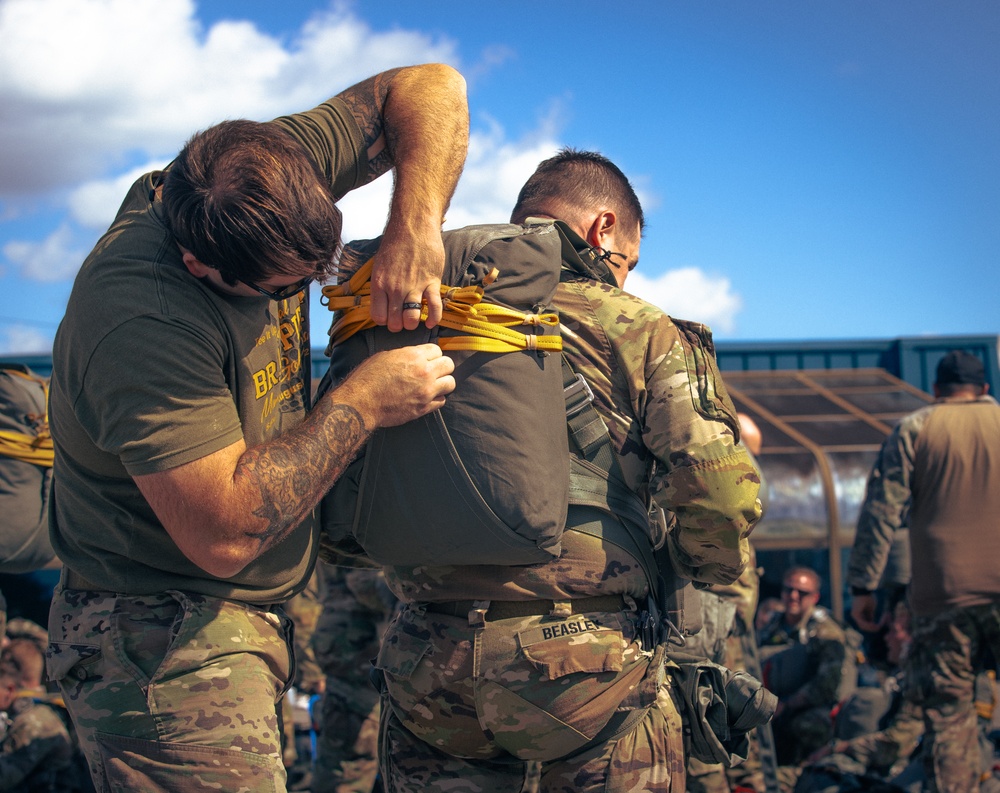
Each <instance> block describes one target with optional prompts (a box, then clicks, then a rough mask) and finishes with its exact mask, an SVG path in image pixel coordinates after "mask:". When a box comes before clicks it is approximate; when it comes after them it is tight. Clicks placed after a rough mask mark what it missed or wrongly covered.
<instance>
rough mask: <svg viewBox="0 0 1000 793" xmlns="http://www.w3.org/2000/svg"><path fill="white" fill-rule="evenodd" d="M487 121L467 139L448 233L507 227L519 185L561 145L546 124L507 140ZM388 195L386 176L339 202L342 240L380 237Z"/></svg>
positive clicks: (497, 128)
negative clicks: (480, 225) (476, 227)
mask: <svg viewBox="0 0 1000 793" xmlns="http://www.w3.org/2000/svg"><path fill="white" fill-rule="evenodd" d="M485 123H486V124H487V128H486V129H485V130H484V131H473V132H472V133H471V134H470V136H469V156H468V157H467V158H466V162H465V170H464V171H463V172H462V178H461V179H460V180H459V183H458V188H457V189H456V190H455V197H454V199H453V200H452V202H451V208H450V209H449V210H448V216H447V217H446V218H445V226H444V227H445V228H447V229H455V228H461V227H462V226H470V225H473V224H475V223H505V222H506V221H507V219H508V218H509V217H510V210H511V209H512V208H513V206H514V202H515V201H516V200H517V194H518V191H519V190H520V189H521V185H523V184H524V182H525V180H526V179H527V178H528V177H529V176H530V175H531V174H532V172H533V171H534V170H535V167H536V166H537V165H538V163H539V162H541V161H542V160H544V159H545V158H547V157H551V156H552V155H553V154H555V152H556V150H557V149H558V148H559V145H560V144H559V143H557V142H556V140H555V135H554V134H553V132H552V130H551V129H550V125H549V124H548V123H547V122H544V123H543V124H542V126H541V128H540V129H538V130H536V131H534V132H532V133H531V134H530V135H528V136H527V137H526V138H524V139H522V140H520V141H508V140H507V139H506V137H505V134H504V131H503V129H502V128H501V127H500V126H499V125H498V124H497V123H496V122H494V121H493V120H491V119H488V118H487V119H485ZM391 195H392V180H391V177H389V176H385V177H383V178H381V179H378V180H376V181H375V182H373V183H371V184H369V185H366V186H365V187H363V188H361V189H360V190H355V191H353V192H352V193H348V194H347V196H345V197H344V198H343V199H341V201H340V202H339V203H338V206H340V208H341V211H342V212H343V213H344V239H345V240H354V239H369V238H371V237H377V236H378V235H379V234H381V233H382V230H383V228H384V227H385V221H386V219H387V218H388V213H389V201H390V198H391Z"/></svg>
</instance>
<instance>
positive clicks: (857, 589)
mask: <svg viewBox="0 0 1000 793" xmlns="http://www.w3.org/2000/svg"><path fill="white" fill-rule="evenodd" d="M851 594H852V595H853V596H854V597H857V596H858V595H874V594H875V590H874V589H865V588H864V587H863V586H852V587H851Z"/></svg>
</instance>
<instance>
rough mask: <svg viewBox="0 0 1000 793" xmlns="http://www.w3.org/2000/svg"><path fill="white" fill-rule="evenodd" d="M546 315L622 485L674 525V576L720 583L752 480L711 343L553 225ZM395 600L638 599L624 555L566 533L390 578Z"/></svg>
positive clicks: (752, 502) (746, 525)
mask: <svg viewBox="0 0 1000 793" xmlns="http://www.w3.org/2000/svg"><path fill="white" fill-rule="evenodd" d="M558 225H559V228H560V231H561V232H562V233H563V236H564V246H563V278H562V283H560V285H559V288H558V290H557V292H556V297H555V301H554V303H555V306H556V308H557V309H558V311H559V315H560V323H561V325H562V333H563V344H564V353H565V354H566V356H567V357H568V359H569V361H570V363H571V365H572V367H573V369H574V371H576V372H577V373H579V374H581V375H583V377H584V378H585V379H586V381H587V383H588V384H589V385H590V387H591V389H592V390H593V393H594V407H595V408H596V409H597V412H598V413H599V414H600V416H601V418H603V419H604V422H605V424H606V425H607V427H608V430H609V433H610V436H611V441H612V445H613V447H614V450H615V452H617V454H618V458H619V461H620V463H621V468H622V472H623V475H624V477H625V482H626V484H627V485H628V486H629V487H630V488H631V489H632V490H633V491H634V492H635V493H637V494H638V495H639V496H640V497H641V498H643V499H644V500H645V501H646V502H647V503H649V502H650V501H652V502H653V503H655V504H657V505H659V506H661V507H663V508H664V509H666V510H668V511H669V512H671V513H672V514H673V515H674V516H676V523H675V524H674V527H673V529H672V531H671V532H670V534H669V535H668V538H667V542H668V544H669V547H670V551H671V556H672V559H673V563H674V566H675V568H676V570H677V572H678V573H679V574H680V575H682V576H683V577H685V578H690V579H693V580H696V581H703V582H706V583H724V584H725V583H730V582H732V581H734V580H736V578H738V576H739V575H740V573H741V572H742V571H743V569H744V567H745V565H746V564H747V560H748V558H749V544H748V541H747V538H748V536H749V534H750V532H751V529H752V527H753V525H754V524H755V523H756V521H757V520H758V519H759V518H760V514H761V507H760V501H759V499H758V490H759V486H760V476H759V473H758V471H757V468H756V466H755V465H754V464H753V462H752V460H751V458H750V456H749V454H748V452H747V451H746V449H745V448H743V446H742V445H739V444H738V443H737V441H738V439H739V422H738V420H737V418H736V410H735V408H734V407H733V404H732V401H731V400H730V398H729V395H728V394H727V392H726V390H725V386H724V384H723V382H722V378H721V376H720V375H719V372H718V370H717V367H716V363H715V354H714V347H713V345H712V340H711V333H710V332H709V330H708V329H707V328H705V327H704V326H702V325H697V324H695V323H689V322H683V321H679V320H678V321H675V320H673V319H671V318H670V317H669V316H667V315H666V314H665V313H664V312H663V311H661V310H660V309H658V308H656V307H655V306H653V305H651V304H649V303H647V302H645V301H644V300H640V299H639V298H637V297H634V296H632V295H630V294H628V293H626V292H623V291H622V290H620V289H619V288H617V286H614V285H613V283H614V278H613V275H612V274H611V272H610V270H609V269H608V267H607V265H606V264H604V263H603V262H601V261H599V259H598V258H597V254H596V252H595V251H594V250H593V249H591V248H590V247H589V246H587V245H586V243H585V242H584V241H583V240H582V239H580V238H579V237H578V236H577V235H575V234H574V233H573V232H572V231H570V230H569V229H568V228H567V227H565V226H564V225H563V224H561V223H560V224H558ZM386 581H387V582H388V583H389V585H390V586H391V587H392V589H393V591H394V592H395V593H396V594H397V595H398V596H399V597H401V598H402V599H404V600H434V601H438V600H450V599H454V600H459V599H465V598H484V599H486V598H489V599H493V600H503V599H507V600H523V599H526V598H530V597H537V598H553V599H560V598H563V597H585V596H590V595H604V594H617V593H625V594H631V595H635V596H639V595H642V594H644V593H645V580H644V577H643V574H642V572H641V570H640V569H639V566H638V565H637V563H636V562H635V560H634V559H632V558H631V557H629V555H628V554H627V553H624V552H621V553H619V552H618V551H617V550H616V549H614V548H613V547H609V546H608V544H607V543H605V544H603V545H602V544H601V543H600V541H598V540H595V539H593V538H590V537H585V536H583V535H578V534H577V533H576V532H572V531H567V532H566V534H564V536H563V554H562V556H561V557H560V558H559V559H555V560H553V561H551V562H545V563H542V564H536V565H524V566H519V567H499V566H497V567H492V566H487V565H483V566H477V567H475V568H460V567H427V566H422V567H398V566H397V567H388V568H386Z"/></svg>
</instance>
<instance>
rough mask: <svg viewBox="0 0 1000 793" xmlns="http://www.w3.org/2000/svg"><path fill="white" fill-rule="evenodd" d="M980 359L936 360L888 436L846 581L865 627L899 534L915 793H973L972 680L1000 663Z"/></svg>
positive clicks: (997, 413) (999, 501)
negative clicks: (917, 729)
mask: <svg viewBox="0 0 1000 793" xmlns="http://www.w3.org/2000/svg"><path fill="white" fill-rule="evenodd" d="M988 388H989V387H988V385H987V384H986V377H985V371H984V367H983V362H982V361H981V360H980V359H979V358H977V357H976V356H974V355H969V354H968V353H965V352H961V351H958V350H956V351H954V352H950V353H948V354H947V355H945V356H944V358H942V359H941V362H940V363H939V364H938V368H937V378H936V380H935V382H934V395H935V397H936V398H937V399H936V400H935V402H934V403H933V404H931V405H928V406H927V407H925V408H921V409H920V410H918V411H916V412H915V413H911V414H910V415H909V416H906V417H905V418H904V419H903V420H902V421H900V423H899V424H898V425H897V426H896V428H895V429H894V430H893V431H892V433H891V434H890V435H889V437H888V438H886V440H885V443H884V444H883V445H882V449H881V451H880V452H879V456H878V459H877V460H876V461H875V467H874V468H873V469H872V473H871V476H870V477H869V480H868V493H867V496H866V498H865V503H864V506H863V507H862V510H861V515H860V517H859V518H858V531H857V537H856V538H855V541H854V547H853V549H852V551H851V558H850V562H849V566H848V574H847V583H848V584H849V585H850V586H851V592H852V594H853V603H852V607H851V614H852V616H853V617H854V619H855V621H856V622H857V624H858V626H859V627H861V628H862V629H863V630H868V631H872V630H875V629H876V627H877V624H876V622H875V597H874V595H873V592H874V590H875V589H876V588H877V587H878V585H879V579H880V577H881V575H882V572H883V570H884V568H885V563H886V559H887V557H888V553H889V548H890V546H891V545H892V540H893V534H894V532H896V531H897V530H898V529H900V528H901V527H905V526H909V529H910V547H911V557H912V558H911V564H912V579H911V581H910V589H909V597H910V607H911V610H912V613H913V617H914V630H913V647H914V649H913V652H912V655H911V659H910V660H911V670H910V677H911V683H912V691H911V693H912V694H914V695H916V696H918V697H919V698H920V699H921V701H922V704H923V706H924V723H925V726H926V730H927V732H926V736H927V737H926V739H925V741H924V754H923V757H924V764H925V768H926V771H927V782H926V783H925V788H924V789H925V790H930V791H939V790H940V791H944V790H947V791H956V792H957V791H975V790H979V769H980V767H981V761H980V758H979V742H978V732H977V724H976V711H975V707H974V704H973V683H974V680H975V676H976V673H978V672H980V671H982V670H983V669H984V668H985V666H986V663H987V661H986V660H985V658H984V656H985V655H988V654H989V653H990V652H992V656H993V657H994V658H1000V405H998V404H997V402H996V400H995V399H993V397H991V396H988V395H987V393H986V392H987V390H988Z"/></svg>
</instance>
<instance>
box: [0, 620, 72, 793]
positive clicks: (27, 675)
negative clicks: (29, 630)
mask: <svg viewBox="0 0 1000 793" xmlns="http://www.w3.org/2000/svg"><path fill="white" fill-rule="evenodd" d="M44 666H45V661H44V657H43V655H42V653H41V651H40V650H39V649H38V646H37V645H36V644H35V642H34V641H32V640H31V639H23V638H22V639H14V640H12V641H11V642H10V644H8V645H7V647H6V648H5V649H4V651H3V653H2V654H0V711H2V713H0V736H2V737H0V790H5V791H26V792H27V791H36V790H45V791H47V790H58V791H69V790H74V789H75V788H74V787H70V786H67V782H68V781H67V780H65V779H64V778H63V777H62V774H63V773H64V772H66V771H67V770H68V769H69V767H70V762H71V758H72V755H73V746H72V741H71V739H70V737H69V732H68V731H67V729H66V725H65V723H64V722H63V720H62V717H61V716H60V715H59V714H58V713H56V711H55V709H54V707H53V706H51V705H49V704H47V703H46V702H45V689H44V687H43V685H42V670H43V669H44Z"/></svg>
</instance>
